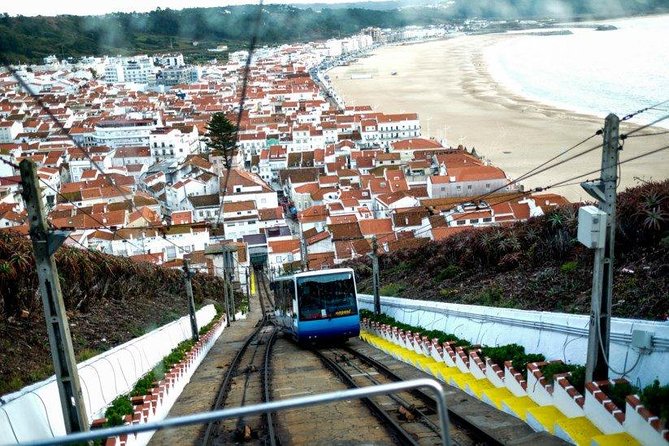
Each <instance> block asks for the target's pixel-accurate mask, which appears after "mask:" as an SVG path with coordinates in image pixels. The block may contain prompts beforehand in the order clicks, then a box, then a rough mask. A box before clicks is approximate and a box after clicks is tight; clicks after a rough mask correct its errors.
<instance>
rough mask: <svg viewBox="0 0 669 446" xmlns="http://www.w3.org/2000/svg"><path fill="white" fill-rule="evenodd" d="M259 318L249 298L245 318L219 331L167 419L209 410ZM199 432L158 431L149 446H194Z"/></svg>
mask: <svg viewBox="0 0 669 446" xmlns="http://www.w3.org/2000/svg"><path fill="white" fill-rule="evenodd" d="M261 318H262V312H261V311H260V303H259V301H258V297H257V296H252V297H251V312H250V313H249V314H248V315H247V318H246V319H242V320H237V321H236V322H232V323H231V325H230V327H227V328H226V329H225V330H223V333H222V334H221V336H220V337H219V338H218V340H217V341H216V343H215V344H214V346H213V347H212V348H211V350H210V351H209V354H208V355H207V357H206V358H204V360H203V361H202V363H201V364H200V366H199V367H198V369H197V370H196V371H195V373H194V374H193V377H192V378H191V381H190V383H188V384H187V385H186V387H185V388H184V390H183V392H182V393H181V395H180V396H179V398H178V399H177V401H176V403H174V406H173V407H172V410H171V411H170V413H169V415H168V417H177V416H183V415H190V414H194V413H199V412H206V411H208V410H210V409H211V408H212V406H213V405H214V402H215V401H216V394H217V393H218V390H219V388H220V386H221V383H222V382H223V377H224V374H225V372H226V370H227V369H228V365H229V364H230V362H231V361H232V359H233V358H234V356H235V354H237V351H238V350H239V349H240V348H241V346H242V345H243V343H244V340H245V339H246V338H247V337H248V336H249V335H250V334H251V333H252V332H253V330H254V328H255V326H256V324H257V322H258V321H259V320H260V319H261ZM203 432H204V430H203V426H202V425H195V426H186V427H182V428H178V429H167V430H162V431H158V432H156V433H155V434H154V436H153V438H152V439H151V442H150V443H149V444H150V445H177V444H178V445H186V444H198V443H199V442H198V438H199V437H200V436H201V435H202V434H203Z"/></svg>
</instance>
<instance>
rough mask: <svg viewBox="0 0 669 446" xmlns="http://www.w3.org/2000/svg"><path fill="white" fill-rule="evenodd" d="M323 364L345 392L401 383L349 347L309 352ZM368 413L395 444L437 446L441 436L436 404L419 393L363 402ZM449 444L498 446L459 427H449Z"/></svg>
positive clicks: (381, 365) (385, 368)
mask: <svg viewBox="0 0 669 446" xmlns="http://www.w3.org/2000/svg"><path fill="white" fill-rule="evenodd" d="M311 352H312V354H314V355H315V356H316V357H318V359H319V360H320V361H322V362H323V364H324V365H325V366H326V367H327V368H328V369H330V370H332V371H333V372H334V373H335V374H336V375H337V376H339V378H340V379H342V380H343V382H344V383H345V384H346V385H347V386H348V387H349V388H359V387H366V386H373V385H378V384H386V383H390V382H397V381H402V379H401V378H399V377H398V376H397V375H395V374H394V373H393V372H391V371H390V370H389V369H388V368H387V367H385V366H384V365H383V364H381V363H379V362H377V361H375V360H373V359H371V358H368V357H366V356H365V355H362V354H360V353H359V352H357V351H356V350H354V349H351V348H350V347H336V348H329V349H320V350H317V349H312V350H311ZM363 402H364V403H365V405H366V406H367V407H368V408H369V410H370V411H371V412H372V413H373V414H374V415H375V416H376V417H377V418H379V420H381V421H382V423H383V425H384V426H385V427H386V429H388V431H389V433H390V434H391V436H392V437H393V438H395V440H396V441H397V443H399V444H406V445H440V444H442V438H441V435H442V432H441V430H440V429H439V419H438V414H437V405H436V402H435V401H434V400H433V399H432V398H431V397H430V396H429V395H427V394H426V393H424V392H422V391H420V390H413V391H408V392H403V393H401V394H397V395H384V396H379V397H374V398H365V399H363ZM449 433H450V442H451V444H454V445H458V446H469V445H476V444H498V443H496V442H487V441H482V439H481V438H480V436H478V435H473V432H471V431H470V430H466V429H463V428H462V427H460V426H457V425H456V426H451V428H450V432H449Z"/></svg>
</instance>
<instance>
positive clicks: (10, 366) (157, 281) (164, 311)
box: [0, 231, 241, 395]
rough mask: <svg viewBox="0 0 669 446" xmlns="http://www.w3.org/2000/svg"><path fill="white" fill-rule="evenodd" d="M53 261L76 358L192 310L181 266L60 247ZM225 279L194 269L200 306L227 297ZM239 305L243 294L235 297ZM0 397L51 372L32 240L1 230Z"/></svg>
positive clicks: (117, 342)
mask: <svg viewBox="0 0 669 446" xmlns="http://www.w3.org/2000/svg"><path fill="white" fill-rule="evenodd" d="M56 264H57V266H58V273H59V275H60V284H61V288H62V291H63V298H64V300H65V307H66V309H67V315H68V318H69V322H70V329H71V333H72V342H73V344H74V349H75V353H76V355H77V359H78V360H79V361H81V360H85V359H87V358H89V357H92V356H95V355H96V354H98V353H101V352H102V351H105V350H108V349H110V348H112V347H114V346H116V345H119V344H121V343H123V342H126V341H128V340H130V339H132V338H135V337H137V336H140V335H142V334H144V333H146V332H148V331H151V330H152V329H154V328H157V327H158V326H160V325H163V324H165V323H167V322H170V321H172V320H174V319H177V318H179V317H181V316H184V315H186V314H188V301H187V299H186V292H185V288H184V282H183V273H182V272H181V271H179V270H173V269H166V268H161V267H158V266H155V265H152V264H149V263H136V262H134V261H132V260H130V259H127V258H123V257H115V256H111V255H107V254H101V253H98V252H91V251H85V250H82V249H75V248H69V247H61V248H60V249H59V250H58V251H57V252H56ZM222 290H223V281H222V280H221V279H220V278H217V277H214V276H210V275H205V274H195V275H194V276H193V294H194V297H195V301H196V305H197V306H201V305H202V304H203V303H206V302H211V301H213V302H219V303H221V302H222V300H223V297H222V294H223V292H222ZM236 300H237V308H239V304H240V303H241V295H238V296H236ZM0 364H2V367H0V395H1V394H3V393H7V392H10V391H12V390H16V389H18V388H20V387H22V386H24V385H26V384H29V383H32V382H35V381H38V380H40V379H43V378H46V377H47V376H49V375H51V374H52V373H53V367H52V365H51V353H50V350H49V343H48V337H47V332H46V324H45V321H44V312H43V309H42V302H41V299H40V296H39V292H38V289H37V274H36V272H35V261H34V258H33V255H32V245H31V242H30V240H28V239H27V238H25V237H23V236H20V235H16V234H13V233H11V232H6V231H2V232H0Z"/></svg>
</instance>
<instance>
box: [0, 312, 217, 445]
mask: <svg viewBox="0 0 669 446" xmlns="http://www.w3.org/2000/svg"><path fill="white" fill-rule="evenodd" d="M215 315H216V310H215V309H214V306H213V305H207V306H205V307H203V308H201V309H200V310H199V311H198V312H197V325H198V327H202V326H204V325H206V324H208V323H209V322H210V321H211V320H212V319H213V318H214V316H215ZM190 337H191V327H190V319H189V317H188V316H184V317H182V318H180V319H178V320H176V321H174V322H170V323H169V324H167V325H164V326H162V327H160V328H158V329H156V330H154V331H152V332H150V333H147V334H145V335H143V336H141V337H139V338H136V339H133V340H132V341H129V342H126V343H125V344H122V345H119V346H118V347H114V348H113V349H111V350H108V351H106V352H104V353H102V354H100V355H98V356H95V357H93V358H91V359H88V360H86V361H83V362H81V363H80V364H78V365H77V368H78V370H79V378H80V380H81V388H82V392H83V397H84V402H85V404H86V411H87V415H88V420H89V422H92V421H93V420H94V419H95V418H98V417H99V416H101V415H102V414H103V412H104V410H105V409H106V407H107V406H108V405H109V404H110V403H111V402H112V400H113V399H114V398H116V397H117V396H118V395H120V394H123V393H127V392H129V391H130V390H132V388H133V386H134V385H135V383H136V382H137V381H138V380H139V378H141V377H142V376H143V375H144V374H146V373H147V372H148V371H149V370H151V369H152V368H153V367H154V366H155V365H156V364H157V363H158V362H159V361H160V360H162V359H163V358H164V357H165V356H166V355H167V354H169V353H170V352H171V351H172V349H174V347H176V346H177V345H178V344H179V343H180V342H182V341H184V340H186V339H189V338H190ZM0 403H2V404H1V405H0V445H5V444H16V443H23V442H28V441H34V440H38V439H43V438H49V437H54V436H60V435H65V423H64V421H63V413H62V410H61V405H60V396H59V394H58V386H57V384H56V378H55V375H54V376H52V377H50V378H48V379H46V380H44V381H41V382H38V383H35V384H33V385H30V386H28V387H24V388H23V389H21V390H20V391H18V392H15V393H11V394H8V395H5V396H3V397H2V400H1V401H0Z"/></svg>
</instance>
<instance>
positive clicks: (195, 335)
mask: <svg viewBox="0 0 669 446" xmlns="http://www.w3.org/2000/svg"><path fill="white" fill-rule="evenodd" d="M192 277H193V273H192V272H191V270H190V268H189V267H188V260H186V259H184V284H185V285H186V296H187V297H188V313H189V314H190V329H191V337H192V339H193V342H197V341H198V340H199V339H200V334H199V332H198V330H197V318H196V317H195V300H193V283H192Z"/></svg>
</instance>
